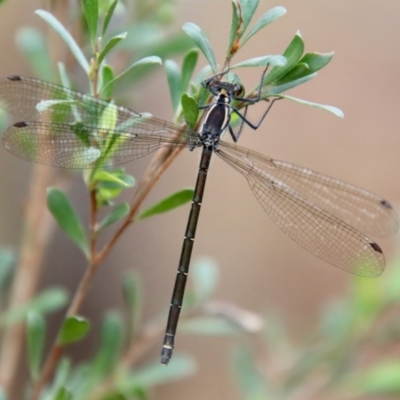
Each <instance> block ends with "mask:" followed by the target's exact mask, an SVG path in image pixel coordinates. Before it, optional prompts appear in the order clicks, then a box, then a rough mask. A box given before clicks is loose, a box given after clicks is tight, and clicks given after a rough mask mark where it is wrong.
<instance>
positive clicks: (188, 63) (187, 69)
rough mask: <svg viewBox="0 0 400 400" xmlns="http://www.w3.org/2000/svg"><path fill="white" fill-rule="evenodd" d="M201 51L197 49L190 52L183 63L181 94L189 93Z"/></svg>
mask: <svg viewBox="0 0 400 400" xmlns="http://www.w3.org/2000/svg"><path fill="white" fill-rule="evenodd" d="M198 57H199V51H198V50H197V49H191V50H189V51H188V52H187V53H186V55H185V58H184V59H183V62H182V77H181V93H184V92H186V91H187V89H188V87H189V84H190V80H191V79H192V75H193V71H194V69H195V68H196V64H197V59H198Z"/></svg>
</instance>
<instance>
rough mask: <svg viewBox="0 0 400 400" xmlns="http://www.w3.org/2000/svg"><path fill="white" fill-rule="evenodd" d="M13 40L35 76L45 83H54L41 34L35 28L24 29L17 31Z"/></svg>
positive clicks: (50, 64)
mask: <svg viewBox="0 0 400 400" xmlns="http://www.w3.org/2000/svg"><path fill="white" fill-rule="evenodd" d="M15 39H16V43H17V46H18V48H19V49H20V50H21V52H22V53H23V54H24V55H25V57H26V58H27V59H28V61H29V65H30V67H31V68H32V69H33V71H34V72H35V76H38V77H39V78H41V79H46V80H47V81H54V80H55V77H54V70H53V65H52V61H51V59H50V56H49V49H48V47H47V45H46V39H45V37H44V35H43V34H42V32H40V31H39V30H38V29H35V28H31V27H24V28H21V29H19V30H18V32H17V35H16V37H15Z"/></svg>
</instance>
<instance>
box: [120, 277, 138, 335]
mask: <svg viewBox="0 0 400 400" xmlns="http://www.w3.org/2000/svg"><path fill="white" fill-rule="evenodd" d="M142 287H143V284H142V281H141V279H140V276H139V274H137V273H134V272H132V271H129V272H128V273H125V274H124V279H123V281H122V289H123V292H122V293H123V297H124V301H125V304H126V305H127V307H128V309H129V320H130V330H131V332H130V333H131V336H133V335H135V334H136V333H137V332H138V330H139V325H140V321H141V318H142V308H143V290H142Z"/></svg>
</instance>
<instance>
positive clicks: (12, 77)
mask: <svg viewBox="0 0 400 400" xmlns="http://www.w3.org/2000/svg"><path fill="white" fill-rule="evenodd" d="M7 79H9V80H10V81H22V79H21V77H20V76H19V75H11V76H8V77H7Z"/></svg>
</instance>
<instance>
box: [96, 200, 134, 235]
mask: <svg viewBox="0 0 400 400" xmlns="http://www.w3.org/2000/svg"><path fill="white" fill-rule="evenodd" d="M128 213H129V205H128V203H121V204H118V205H117V206H116V207H114V208H113V209H112V211H111V212H110V214H108V215H107V216H106V217H105V218H104V219H103V220H102V221H101V222H100V224H99V228H98V230H99V231H100V230H102V229H104V228H106V227H107V226H110V225H112V224H114V223H115V222H117V221H120V220H121V219H122V218H124V217H126V216H127V215H128Z"/></svg>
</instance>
